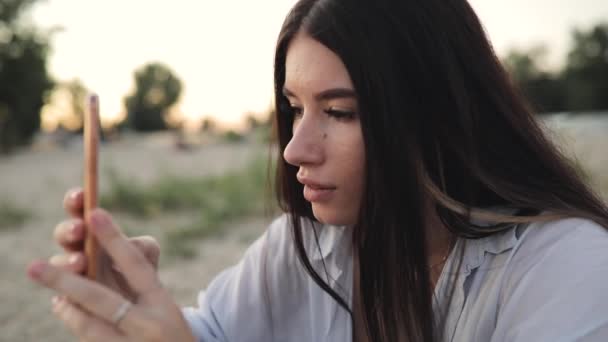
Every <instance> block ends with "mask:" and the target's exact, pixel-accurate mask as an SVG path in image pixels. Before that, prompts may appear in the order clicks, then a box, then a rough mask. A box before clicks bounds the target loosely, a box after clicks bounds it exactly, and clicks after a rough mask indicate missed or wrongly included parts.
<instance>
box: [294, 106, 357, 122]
mask: <svg viewBox="0 0 608 342" xmlns="http://www.w3.org/2000/svg"><path fill="white" fill-rule="evenodd" d="M287 112H288V113H290V114H291V115H292V116H293V117H294V118H297V117H301V116H302V114H303V110H302V108H301V107H298V106H293V105H290V106H288V110H287ZM323 112H324V113H325V114H327V115H329V116H330V117H333V118H335V119H342V120H343V119H352V118H354V117H355V116H356V115H357V113H356V112H354V111H349V110H340V109H335V108H333V107H330V108H328V109H325V110H323Z"/></svg>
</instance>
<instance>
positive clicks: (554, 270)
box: [491, 219, 608, 342]
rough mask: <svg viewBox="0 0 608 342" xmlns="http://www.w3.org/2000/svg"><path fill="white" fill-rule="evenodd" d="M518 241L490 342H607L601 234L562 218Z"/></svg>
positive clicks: (607, 238) (605, 240) (605, 241)
mask: <svg viewBox="0 0 608 342" xmlns="http://www.w3.org/2000/svg"><path fill="white" fill-rule="evenodd" d="M526 234H527V235H529V236H525V235H526ZM522 238H523V240H522V241H523V242H522V243H521V245H520V246H518V247H516V248H519V250H518V251H516V252H515V253H514V254H513V255H514V257H513V260H511V262H510V266H509V267H511V268H512V270H510V272H509V273H508V274H509V276H508V277H507V278H506V279H505V282H504V287H503V292H502V296H501V300H499V303H500V304H499V306H500V307H499V309H498V316H497V324H496V329H495V331H494V334H493V336H492V340H491V341H492V342H506V341H510V342H528V341H539V342H542V341H551V342H555V341H563V342H570V341H578V342H600V341H608V291H607V290H606V284H607V283H608V232H607V231H606V229H605V228H604V227H601V226H599V225H597V224H595V223H593V222H591V221H587V220H582V219H568V220H561V221H557V223H555V224H544V225H541V226H539V227H534V228H532V227H531V228H529V229H528V230H527V231H526V232H525V233H524V235H522Z"/></svg>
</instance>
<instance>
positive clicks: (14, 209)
mask: <svg viewBox="0 0 608 342" xmlns="http://www.w3.org/2000/svg"><path fill="white" fill-rule="evenodd" d="M31 217H32V214H31V213H30V212H29V211H28V210H26V209H25V208H22V207H19V206H18V205H16V204H14V203H12V202H10V201H9V200H7V199H2V200H0V231H4V230H15V229H17V228H19V227H21V225H23V223H25V221H27V220H28V219H29V218H31Z"/></svg>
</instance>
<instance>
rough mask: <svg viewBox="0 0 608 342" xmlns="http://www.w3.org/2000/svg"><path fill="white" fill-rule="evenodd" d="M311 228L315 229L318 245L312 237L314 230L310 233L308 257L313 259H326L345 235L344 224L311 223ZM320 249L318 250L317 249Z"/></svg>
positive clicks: (345, 228)
mask: <svg viewBox="0 0 608 342" xmlns="http://www.w3.org/2000/svg"><path fill="white" fill-rule="evenodd" d="M311 228H312V229H315V230H316V232H317V236H318V238H319V246H317V244H316V242H315V239H314V232H313V234H311V236H312V243H311V246H310V248H311V256H310V258H311V259H312V260H315V261H320V260H321V259H326V258H327V257H328V256H329V255H330V254H331V253H332V252H334V249H336V247H337V246H338V245H339V244H340V242H342V241H341V240H342V239H343V238H344V237H345V236H344V235H346V234H345V231H346V230H347V227H346V226H332V225H323V224H313V227H311ZM319 249H320V250H319Z"/></svg>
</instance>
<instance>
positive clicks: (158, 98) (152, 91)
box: [125, 63, 182, 131]
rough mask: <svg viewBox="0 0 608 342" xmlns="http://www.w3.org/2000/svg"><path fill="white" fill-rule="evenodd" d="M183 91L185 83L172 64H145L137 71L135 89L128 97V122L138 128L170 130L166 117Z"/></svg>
mask: <svg viewBox="0 0 608 342" xmlns="http://www.w3.org/2000/svg"><path fill="white" fill-rule="evenodd" d="M181 91H182V82H181V81H180V80H179V78H177V76H175V74H174V73H173V71H172V70H171V69H169V67H168V66H166V65H164V64H162V63H150V64H146V65H144V66H143V67H141V68H140V69H138V70H137V71H135V92H134V93H133V94H131V95H129V96H128V97H127V98H126V99H125V105H126V107H127V116H128V117H127V120H128V124H129V125H130V126H131V128H133V129H134V130H136V131H158V130H164V129H167V122H166V120H165V116H166V114H167V111H168V109H169V107H171V106H172V105H173V104H175V103H176V102H177V100H178V99H179V96H180V94H181Z"/></svg>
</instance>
